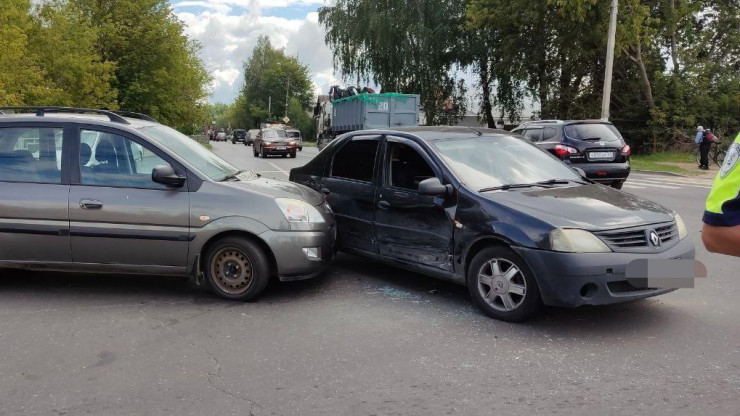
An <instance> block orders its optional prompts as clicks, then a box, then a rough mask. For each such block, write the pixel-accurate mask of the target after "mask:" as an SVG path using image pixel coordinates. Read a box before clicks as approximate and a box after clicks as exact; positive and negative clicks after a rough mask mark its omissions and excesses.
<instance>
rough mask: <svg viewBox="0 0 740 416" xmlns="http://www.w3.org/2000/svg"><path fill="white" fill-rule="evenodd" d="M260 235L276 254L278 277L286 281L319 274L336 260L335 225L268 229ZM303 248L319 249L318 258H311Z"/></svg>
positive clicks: (315, 250) (312, 250) (308, 277)
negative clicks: (285, 229) (318, 227)
mask: <svg viewBox="0 0 740 416" xmlns="http://www.w3.org/2000/svg"><path fill="white" fill-rule="evenodd" d="M260 237H262V239H263V240H264V241H265V242H266V243H267V245H268V246H270V249H271V250H272V253H273V254H274V255H275V260H276V262H277V273H278V278H279V279H280V280H281V281H284V282H285V281H292V280H303V279H310V278H312V277H315V276H318V275H319V274H321V273H323V272H324V270H326V268H327V267H329V265H330V264H331V262H332V260H333V259H334V242H335V240H336V225H332V226H330V227H327V229H326V230H325V231H267V232H265V233H263V234H261V235H260ZM304 249H306V250H310V251H311V252H314V253H315V252H317V251H318V253H319V256H318V258H310V257H309V255H308V254H307V253H306V250H304Z"/></svg>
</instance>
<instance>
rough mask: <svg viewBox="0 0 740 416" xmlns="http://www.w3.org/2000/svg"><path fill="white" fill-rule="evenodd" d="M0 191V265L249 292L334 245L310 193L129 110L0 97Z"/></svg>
mask: <svg viewBox="0 0 740 416" xmlns="http://www.w3.org/2000/svg"><path fill="white" fill-rule="evenodd" d="M29 110H31V111H33V112H31V113H28V111H29ZM10 111H12V112H14V113H15V114H3V113H8V112H10ZM136 117H139V118H136ZM0 195H2V196H3V197H2V198H0V267H3V268H9V267H11V268H25V269H44V270H59V271H77V272H95V273H99V272H106V273H143V274H158V275H159V274H162V275H183V276H187V275H190V276H194V277H198V278H201V277H202V278H204V279H205V281H206V282H207V283H208V285H209V286H210V288H211V289H212V290H213V291H214V292H215V293H217V294H218V295H220V296H223V297H225V298H229V299H240V300H249V299H252V298H254V297H255V296H257V295H259V293H260V292H262V290H263V289H264V288H265V286H266V285H267V282H268V280H269V279H270V278H271V277H272V276H277V277H279V279H280V280H283V281H287V280H299V279H305V278H310V277H312V276H315V275H317V274H319V273H320V272H321V271H323V270H324V268H326V267H327V266H328V265H329V263H330V262H331V260H332V258H333V255H334V240H335V222H334V216H333V214H332V211H331V209H330V208H329V206H328V205H327V204H326V203H325V202H324V198H323V196H322V195H321V194H319V193H318V192H316V191H313V190H311V189H309V188H307V187H304V186H301V185H296V184H292V183H290V182H285V181H278V180H272V179H265V178H261V177H260V176H259V175H257V174H254V173H252V172H245V171H240V170H238V169H236V168H235V167H233V166H231V165H230V164H229V163H227V162H226V161H224V160H222V159H221V158H219V157H218V156H216V155H215V154H213V153H211V152H210V151H208V150H206V149H205V148H204V147H203V146H201V145H200V144H198V143H197V142H195V141H194V140H192V139H190V138H188V137H187V136H184V135H182V134H181V133H179V132H177V131H176V130H174V129H171V128H169V127H167V126H164V125H161V124H159V123H157V122H156V121H154V120H152V119H150V118H148V117H146V116H137V115H133V114H130V113H127V116H126V117H124V116H121V115H119V114H116V113H113V112H109V111H102V110H82V109H68V108H58V107H35V108H17V107H16V108H12V107H5V108H2V107H0Z"/></svg>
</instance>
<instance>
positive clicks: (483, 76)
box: [480, 56, 496, 129]
mask: <svg viewBox="0 0 740 416" xmlns="http://www.w3.org/2000/svg"><path fill="white" fill-rule="evenodd" d="M488 72H489V68H488V57H485V56H484V57H482V58H481V59H480V84H481V87H482V88H483V116H484V117H485V119H486V125H487V126H488V128H489V129H495V128H496V120H494V118H493V105H491V78H490V77H489V74H488Z"/></svg>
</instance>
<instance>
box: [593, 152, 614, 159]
mask: <svg viewBox="0 0 740 416" xmlns="http://www.w3.org/2000/svg"><path fill="white" fill-rule="evenodd" d="M588 158H589V159H591V160H612V159H614V152H590V153H589V154H588Z"/></svg>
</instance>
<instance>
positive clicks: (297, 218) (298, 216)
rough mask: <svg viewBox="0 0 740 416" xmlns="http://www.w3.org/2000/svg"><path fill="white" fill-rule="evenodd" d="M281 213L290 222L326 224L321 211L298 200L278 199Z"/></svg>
mask: <svg viewBox="0 0 740 416" xmlns="http://www.w3.org/2000/svg"><path fill="white" fill-rule="evenodd" d="M275 202H276V203H277V205H278V207H279V208H280V211H282V212H283V215H285V219H287V220H288V221H289V222H294V223H295V222H299V223H300V222H302V223H309V224H321V223H324V222H326V221H325V220H324V217H323V216H322V215H321V213H320V212H319V210H317V209H316V208H315V207H312V206H311V204H308V203H306V202H303V201H300V200H298V199H289V198H276V199H275Z"/></svg>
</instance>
